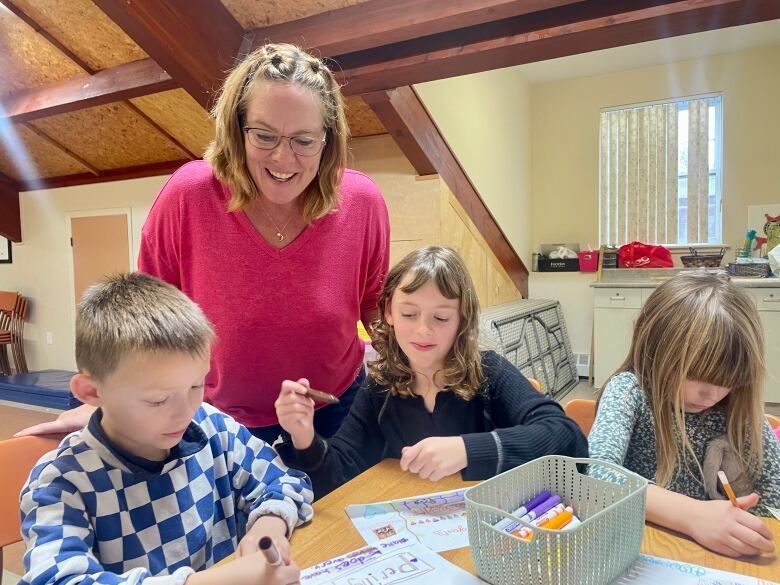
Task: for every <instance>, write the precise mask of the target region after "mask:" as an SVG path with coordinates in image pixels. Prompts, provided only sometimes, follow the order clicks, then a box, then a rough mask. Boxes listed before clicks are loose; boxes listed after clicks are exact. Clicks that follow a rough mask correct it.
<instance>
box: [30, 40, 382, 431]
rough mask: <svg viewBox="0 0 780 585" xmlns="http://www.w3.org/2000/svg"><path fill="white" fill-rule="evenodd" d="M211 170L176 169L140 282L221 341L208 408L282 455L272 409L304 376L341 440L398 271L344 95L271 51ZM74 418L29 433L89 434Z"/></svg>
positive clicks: (251, 65) (224, 96)
mask: <svg viewBox="0 0 780 585" xmlns="http://www.w3.org/2000/svg"><path fill="white" fill-rule="evenodd" d="M213 115H214V118H215V128H216V136H215V139H214V141H213V142H212V143H211V145H210V146H209V148H208V150H207V151H206V154H205V156H204V160H202V161H201V160H198V161H193V162H190V163H187V164H186V165H184V166H183V167H182V168H181V169H179V170H178V171H176V172H175V173H174V174H173V176H172V177H171V178H170V179H169V181H168V182H167V184H166V185H165V186H164V187H163V189H162V191H160V193H159V195H158V196H157V199H156V200H155V202H154V204H153V206H152V209H151V211H150V212H149V216H148V218H147V220H146V223H145V224H144V227H143V230H142V234H141V245H140V253H139V258H138V268H139V270H141V271H143V272H146V273H149V274H152V275H154V276H157V277H159V278H161V279H163V280H165V281H167V282H169V283H171V284H173V285H174V286H176V287H178V288H180V289H181V290H182V291H184V292H185V293H186V294H187V295H188V296H189V297H190V298H192V299H193V300H194V301H195V302H196V303H198V305H200V307H201V308H202V309H203V311H204V313H206V316H207V317H208V318H209V320H210V321H211V322H212V323H213V324H214V326H215V329H216V343H215V345H214V349H213V352H212V362H211V371H210V372H209V374H208V377H207V378H206V386H207V388H206V400H207V401H208V402H210V403H212V404H214V405H215V406H217V407H218V408H220V409H221V410H223V411H225V412H226V413H228V414H230V415H231V416H233V417H234V418H235V419H236V420H238V421H239V422H241V423H242V424H244V425H245V426H247V427H248V428H249V429H250V430H251V431H252V433H253V434H255V435H256V436H258V437H260V438H262V439H264V440H266V441H267V442H269V443H272V442H273V441H274V440H275V439H276V437H277V436H278V435H279V432H280V429H281V427H279V425H278V420H277V418H276V411H275V409H274V400H275V399H276V397H277V396H278V394H279V388H280V386H281V383H282V381H283V380H285V379H288V378H290V379H298V378H306V379H307V380H308V381H309V382H310V383H311V386H312V387H314V388H318V389H320V390H322V391H324V392H325V393H327V394H333V395H335V396H337V397H338V398H339V399H340V402H339V403H338V404H327V405H326V404H323V403H321V402H320V403H318V404H317V412H316V415H315V419H314V424H315V426H316V427H317V432H318V433H320V434H321V435H323V436H331V435H333V434H334V433H335V431H336V430H337V429H338V428H339V426H340V424H341V421H342V419H343V418H344V416H345V415H346V413H347V412H348V411H349V407H350V405H351V404H352V401H353V399H354V396H355V394H356V393H357V390H358V388H359V387H360V385H361V383H362V381H363V378H364V377H365V373H364V371H363V368H362V362H363V352H364V348H363V343H362V342H361V340H360V339H359V338H358V333H357V322H358V321H359V320H361V321H362V322H363V323H366V324H368V323H370V322H371V321H373V319H374V317H375V316H376V314H377V313H376V306H377V301H378V298H379V294H380V292H381V288H382V282H383V280H384V277H385V275H386V274H387V269H388V263H389V238H390V236H389V219H388V213H387V207H386V205H385V203H384V200H383V198H382V195H381V193H380V192H379V189H378V188H377V187H376V185H375V184H374V183H373V182H372V181H371V179H369V178H368V177H367V176H365V175H363V174H362V173H359V172H356V171H352V170H349V169H346V168H345V163H346V157H347V139H348V134H349V130H348V128H347V124H346V118H345V113H344V103H343V98H342V95H341V91H340V88H339V86H338V84H337V82H336V80H335V78H334V76H333V74H332V73H331V71H330V70H329V69H328V67H327V66H326V65H325V63H323V62H322V61H321V60H319V59H317V58H315V57H312V56H311V55H308V54H307V53H305V52H303V51H301V50H299V49H298V48H297V47H294V46H291V45H273V44H269V45H265V46H263V47H261V48H259V49H257V50H256V51H254V52H253V53H251V54H249V55H248V56H247V57H246V58H245V59H244V60H243V61H242V62H241V63H239V64H238V65H237V66H236V67H235V69H233V71H232V72H231V73H230V74H229V75H228V77H227V78H226V79H225V82H224V84H223V86H222V89H221V91H220V94H219V97H218V99H217V102H216V105H215V107H214V110H213ZM88 417H89V413H88V412H84V410H83V409H76V411H68V412H66V413H65V414H63V415H62V416H61V417H60V418H59V419H58V420H57V421H55V422H54V423H46V424H44V425H39V426H37V427H33V428H31V429H28V430H27V431H25V434H35V433H52V432H64V431H69V430H73V429H77V428H80V427H81V426H83V425H84V424H86V422H87V420H88Z"/></svg>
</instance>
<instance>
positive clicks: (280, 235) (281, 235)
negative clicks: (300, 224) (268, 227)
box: [257, 201, 295, 242]
mask: <svg viewBox="0 0 780 585" xmlns="http://www.w3.org/2000/svg"><path fill="white" fill-rule="evenodd" d="M257 204H258V205H259V206H260V209H262V210H263V213H265V215H266V217H268V220H269V221H270V222H271V224H273V226H274V229H275V230H276V234H275V235H276V239H277V240H279V241H280V242H282V241H284V230H286V229H287V226H288V225H290V222H291V221H292V218H293V215H295V212H293V213H292V215H290V217H289V218H288V219H287V223H285V224H284V226H282V227H281V228H280V227H279V225H278V224H277V223H276V222H275V221H274V218H273V217H271V214H270V213H268V210H267V209H266V208H265V207H264V206H263V204H262V203H260V201H258V202H257Z"/></svg>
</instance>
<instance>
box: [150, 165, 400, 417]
mask: <svg viewBox="0 0 780 585" xmlns="http://www.w3.org/2000/svg"><path fill="white" fill-rule="evenodd" d="M340 193H341V198H340V201H339V203H338V206H337V210H336V211H335V212H333V213H331V214H329V215H326V216H325V217H323V218H321V219H318V220H316V221H315V222H313V223H312V224H311V225H310V226H308V227H307V228H306V229H305V230H304V231H303V232H302V233H301V234H300V235H299V236H298V237H297V238H296V240H295V241H294V242H292V243H291V244H289V245H288V246H287V247H286V248H284V249H283V250H277V249H275V248H274V247H273V246H271V245H270V244H268V243H267V242H266V241H265V240H264V239H263V238H262V236H260V234H258V233H257V231H256V230H255V228H254V227H253V226H252V224H251V223H250V221H249V219H248V218H247V217H246V215H245V214H244V213H243V212H241V211H239V212H234V213H228V212H227V211H226V204H227V201H228V199H229V198H230V193H229V190H228V188H227V187H226V186H225V185H223V184H222V183H220V182H219V181H217V179H216V178H215V177H214V175H213V174H212V172H211V168H210V167H209V166H208V164H207V163H205V162H204V161H193V162H190V163H187V164H186V165H184V166H183V167H181V168H180V169H179V170H177V171H176V172H175V173H174V174H173V176H172V177H171V178H170V179H169V180H168V182H167V183H166V184H165V186H164V187H163V189H162V191H160V193H159V195H158V196H157V199H156V200H155V202H154V204H153V206H152V209H151V211H150V212H149V217H148V218H147V220H146V223H145V224H144V227H143V230H142V236H141V249H140V253H139V258H138V268H139V270H141V271H143V272H146V273H148V274H152V275H155V276H158V277H160V278H162V279H163V280H165V281H167V282H169V283H171V284H173V285H174V286H176V287H178V288H179V289H181V290H182V291H183V292H184V293H186V294H187V295H188V296H189V297H190V298H191V299H193V300H194V301H195V302H196V303H198V305H200V307H201V308H202V309H203V311H204V312H205V314H206V316H207V317H208V318H209V319H210V320H211V322H212V323H213V325H214V328H215V330H216V334H217V339H216V342H215V344H214V347H213V349H212V356H211V371H210V372H209V374H208V376H207V378H206V386H207V388H206V399H207V400H208V401H209V402H210V403H212V404H214V405H215V406H217V407H218V408H219V409H221V410H223V411H224V412H227V413H228V414H230V415H231V416H233V417H234V418H236V419H237V420H238V421H239V422H241V423H243V424H245V425H246V426H249V427H260V426H268V425H272V424H276V423H277V422H278V421H277V419H276V412H275V409H274V400H276V397H277V396H278V395H279V389H280V387H281V382H282V380H284V379H292V380H297V379H298V378H307V379H308V380H309V381H310V383H311V385H312V387H313V388H317V389H319V390H324V391H325V392H330V393H333V394H336V395H339V394H341V393H342V392H344V390H346V389H347V388H348V387H349V385H350V384H351V383H352V381H353V380H354V378H355V376H356V375H357V372H358V369H359V368H360V365H361V362H362V357H363V344H362V343H361V341H360V340H359V338H358V336H357V330H356V323H357V321H358V319H360V318H361V316H365V315H367V314H368V313H369V312H371V311H372V310H374V309H376V306H377V302H378V300H379V295H380V292H381V289H382V284H383V281H384V278H385V276H386V274H387V269H388V263H389V245H390V222H389V219H388V214H387V207H386V206H385V202H384V200H383V199H382V194H381V193H380V192H379V189H378V188H377V186H376V185H375V184H374V183H373V182H372V181H371V180H370V179H369V178H368V177H367V176H366V175H364V174H362V173H359V172H357V171H352V170H349V169H348V170H346V171H345V172H344V178H343V180H342V183H341V189H340Z"/></svg>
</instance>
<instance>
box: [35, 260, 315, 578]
mask: <svg viewBox="0 0 780 585" xmlns="http://www.w3.org/2000/svg"><path fill="white" fill-rule="evenodd" d="M212 337H213V331H212V329H211V325H210V324H209V322H208V320H207V319H206V317H205V316H204V315H203V313H202V312H201V310H200V309H199V308H198V307H197V305H195V303H193V302H192V301H191V300H190V299H188V298H187V297H186V296H185V295H184V294H183V293H182V292H181V291H179V290H177V289H175V288H174V287H172V286H170V285H168V284H166V283H164V282H162V281H160V280H157V279H156V278H153V277H150V276H146V275H143V274H137V273H134V274H127V275H119V276H115V277H111V278H109V279H107V280H105V281H103V282H102V283H99V284H97V285H95V286H93V287H91V288H90V289H89V290H87V292H86V293H85V295H84V299H83V300H82V302H81V304H80V305H79V313H78V317H77V321H76V363H77V365H78V369H79V373H78V374H76V375H75V376H73V379H72V380H71V383H70V386H71V390H72V392H73V394H74V395H75V396H76V397H77V398H78V399H79V400H81V401H82V402H84V403H86V404H90V405H93V406H97V407H99V408H98V410H97V411H95V413H94V415H93V416H92V418H91V419H90V421H89V425H88V426H87V427H86V428H85V429H84V430H82V431H80V432H77V433H73V434H71V435H69V436H68V437H66V438H65V439H64V440H63V442H62V443H61V444H60V446H59V448H58V449H57V450H56V451H53V452H52V453H49V454H48V455H46V456H44V457H43V458H42V459H41V461H39V462H38V464H37V465H36V467H35V468H34V469H33V471H32V473H31V476H30V479H29V480H28V483H27V485H26V486H25V488H24V489H23V490H22V495H21V509H22V534H23V537H24V540H25V544H26V546H27V552H26V553H25V556H24V564H25V570H26V574H25V576H24V577H23V578H22V581H21V583H25V584H27V583H29V584H31V585H43V584H55V583H71V582H79V583H106V584H107V583H112V584H115V583H128V584H138V583H144V584H145V585H152V584H154V585H158V584H160V585H162V584H171V585H174V584H175V585H181V584H183V583H185V581H186V583H187V585H201V584H209V583H215V584H217V583H218V584H219V585H225V584H227V583H230V584H231V585H232V584H238V585H242V584H244V583H246V584H247V585H248V584H258V585H259V584H270V583H274V584H276V583H279V584H285V583H292V582H297V578H298V574H299V571H298V568H297V567H296V566H295V565H293V564H290V565H282V566H278V567H272V566H269V565H268V564H267V563H266V562H265V560H264V557H263V555H262V553H260V552H259V551H258V546H257V543H258V541H259V539H260V537H262V536H270V537H271V538H272V539H273V541H274V542H275V543H276V545H277V547H278V548H279V549H280V550H281V552H282V555H283V556H284V557H285V558H288V556H289V544H288V541H287V538H288V537H289V535H290V534H291V533H292V531H293V528H294V527H295V526H296V525H298V524H301V523H303V522H306V521H308V520H309V519H311V517H312V508H311V505H310V504H311V500H312V491H311V482H310V481H309V478H308V477H307V476H306V475H305V474H303V473H302V472H300V471H296V470H293V469H288V468H287V467H286V466H285V465H284V464H283V463H282V461H281V459H279V457H278V456H277V454H276V452H275V451H274V450H273V449H272V448H271V447H270V446H269V445H268V444H266V443H264V442H263V441H261V440H259V439H257V438H255V437H253V436H252V435H251V434H250V433H249V431H248V430H247V429H246V428H245V427H243V426H241V425H240V424H238V423H237V422H236V421H235V420H233V419H232V418H230V417H229V416H227V415H226V414H223V413H221V412H220V411H218V410H217V409H215V408H214V407H212V406H210V405H208V404H204V403H202V400H203V385H204V377H205V376H206V373H207V372H208V370H209V355H210V345H211V340H212ZM239 513H245V514H244V517H247V516H248V518H247V522H246V527H247V531H246V535H245V536H244V538H243V539H242V540H241V543H240V544H239V545H238V547H237V540H238V532H239V530H240V528H239V526H240V522H239V520H238V518H239V516H238V514H239ZM234 552H237V556H238V557H239V558H238V559H237V560H235V561H234V562H231V563H226V564H224V565H222V566H219V567H213V565H214V564H215V563H217V562H218V561H220V560H221V559H224V558H225V557H227V556H228V555H230V554H232V553H234ZM201 569H203V570H202V571H201ZM196 570H197V571H200V572H198V573H196V572H195V571H196Z"/></svg>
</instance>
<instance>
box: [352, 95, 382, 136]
mask: <svg viewBox="0 0 780 585" xmlns="http://www.w3.org/2000/svg"><path fill="white" fill-rule="evenodd" d="M346 107H347V122H348V123H349V131H350V133H351V134H352V136H356V137H357V136H373V135H374V134H386V133H387V129H386V128H385V127H384V126H383V125H382V122H380V121H379V118H377V117H376V114H375V113H374V111H373V110H372V109H371V108H370V107H368V104H367V103H366V102H364V101H363V99H362V98H360V97H358V96H350V97H348V98H347V99H346Z"/></svg>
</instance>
